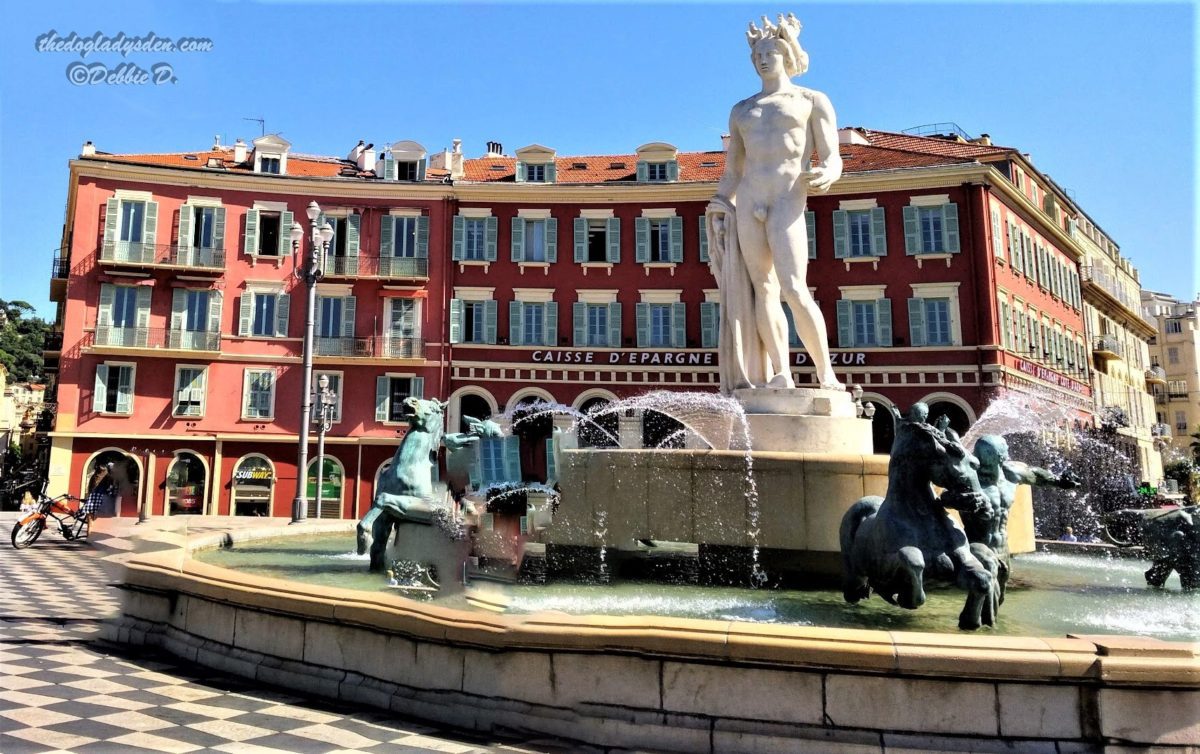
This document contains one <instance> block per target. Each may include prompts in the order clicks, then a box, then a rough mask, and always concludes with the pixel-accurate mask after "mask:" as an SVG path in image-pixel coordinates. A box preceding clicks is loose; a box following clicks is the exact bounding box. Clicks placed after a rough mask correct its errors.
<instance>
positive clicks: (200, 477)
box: [166, 453, 208, 516]
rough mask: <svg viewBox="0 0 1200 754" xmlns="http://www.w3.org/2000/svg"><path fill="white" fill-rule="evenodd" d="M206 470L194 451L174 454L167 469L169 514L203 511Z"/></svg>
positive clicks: (187, 513) (191, 513)
mask: <svg viewBox="0 0 1200 754" xmlns="http://www.w3.org/2000/svg"><path fill="white" fill-rule="evenodd" d="M207 477H208V472H207V471H206V470H205V468H204V464H203V463H202V462H201V461H200V458H199V457H198V456H197V455H196V454H195V453H180V454H179V455H177V456H175V460H174V461H172V462H171V466H170V468H169V469H168V470H167V488H166V489H167V512H168V514H169V515H172V516H178V515H193V514H199V513H203V512H204V493H205V490H206V487H207V485H206V484H205V482H206V480H207Z"/></svg>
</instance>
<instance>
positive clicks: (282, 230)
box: [279, 212, 294, 257]
mask: <svg viewBox="0 0 1200 754" xmlns="http://www.w3.org/2000/svg"><path fill="white" fill-rule="evenodd" d="M293 222H294V219H293V216H292V213H291V212H280V213H279V256H281V257H282V256H286V255H287V254H290V253H291V252H292V223H293Z"/></svg>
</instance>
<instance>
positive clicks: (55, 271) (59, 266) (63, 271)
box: [50, 255, 71, 280]
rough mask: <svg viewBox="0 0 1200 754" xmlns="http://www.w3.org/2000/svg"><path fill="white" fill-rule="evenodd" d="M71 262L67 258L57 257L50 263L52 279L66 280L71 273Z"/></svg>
mask: <svg viewBox="0 0 1200 754" xmlns="http://www.w3.org/2000/svg"><path fill="white" fill-rule="evenodd" d="M70 261H71V260H69V259H67V258H66V257H60V256H57V255H56V256H55V257H54V259H53V260H51V262H50V277H51V278H52V279H54V280H66V279H67V274H68V273H69V272H70V271H71V265H70Z"/></svg>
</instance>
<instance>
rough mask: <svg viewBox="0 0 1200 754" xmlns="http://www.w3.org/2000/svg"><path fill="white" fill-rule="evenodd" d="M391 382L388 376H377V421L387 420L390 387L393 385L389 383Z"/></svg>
mask: <svg viewBox="0 0 1200 754" xmlns="http://www.w3.org/2000/svg"><path fill="white" fill-rule="evenodd" d="M389 382H391V380H389V379H388V378H387V377H376V378H375V421H377V422H385V421H387V418H388V395H389V392H390V391H389V390H388V388H389V387H391V386H390V385H389V384H388V383H389Z"/></svg>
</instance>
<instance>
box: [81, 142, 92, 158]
mask: <svg viewBox="0 0 1200 754" xmlns="http://www.w3.org/2000/svg"><path fill="white" fill-rule="evenodd" d="M95 154H96V145H95V144H93V143H92V142H90V141H85V142H83V149H81V150H79V156H80V157H92V156H94V155H95Z"/></svg>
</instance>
